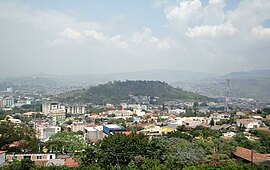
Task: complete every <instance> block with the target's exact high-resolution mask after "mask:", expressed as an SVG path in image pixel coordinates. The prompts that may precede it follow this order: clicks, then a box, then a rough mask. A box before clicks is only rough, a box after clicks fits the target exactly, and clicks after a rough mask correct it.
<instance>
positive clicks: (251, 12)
mask: <svg viewBox="0 0 270 170" xmlns="http://www.w3.org/2000/svg"><path fill="white" fill-rule="evenodd" d="M269 11H270V1H269V0H242V1H240V3H239V5H238V7H237V8H236V9H235V10H234V11H231V12H230V13H228V15H227V18H228V20H230V21H231V22H232V24H233V25H234V26H235V27H236V28H237V29H238V30H242V31H244V33H248V32H249V30H250V29H252V28H253V27H256V26H258V25H261V24H262V23H263V22H264V21H265V20H266V19H269V18H270V12H269Z"/></svg>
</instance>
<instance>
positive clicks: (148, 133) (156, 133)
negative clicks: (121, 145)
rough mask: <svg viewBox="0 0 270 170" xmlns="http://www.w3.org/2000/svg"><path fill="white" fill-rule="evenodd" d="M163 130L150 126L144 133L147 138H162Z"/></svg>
mask: <svg viewBox="0 0 270 170" xmlns="http://www.w3.org/2000/svg"><path fill="white" fill-rule="evenodd" d="M160 130H161V128H160V127H159V126H155V125H149V126H146V127H145V128H144V129H143V130H142V132H143V133H144V134H145V135H146V136H160V135H161V133H160Z"/></svg>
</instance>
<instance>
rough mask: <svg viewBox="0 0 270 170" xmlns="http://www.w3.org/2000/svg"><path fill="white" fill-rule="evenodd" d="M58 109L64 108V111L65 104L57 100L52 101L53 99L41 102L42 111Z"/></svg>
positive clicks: (47, 112) (48, 111)
mask: <svg viewBox="0 0 270 170" xmlns="http://www.w3.org/2000/svg"><path fill="white" fill-rule="evenodd" d="M59 109H61V110H64V112H65V106H64V105H62V104H60V103H59V102H54V101H43V102H42V113H45V114H49V113H50V111H55V110H59Z"/></svg>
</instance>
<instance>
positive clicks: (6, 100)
mask: <svg viewBox="0 0 270 170" xmlns="http://www.w3.org/2000/svg"><path fill="white" fill-rule="evenodd" d="M14 104H15V100H14V98H12V97H7V98H4V99H3V107H5V108H12V107H13V106H14Z"/></svg>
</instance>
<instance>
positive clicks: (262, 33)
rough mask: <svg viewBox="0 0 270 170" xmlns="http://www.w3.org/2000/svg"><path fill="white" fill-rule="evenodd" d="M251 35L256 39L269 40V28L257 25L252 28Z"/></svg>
mask: <svg viewBox="0 0 270 170" xmlns="http://www.w3.org/2000/svg"><path fill="white" fill-rule="evenodd" d="M251 35H252V36H254V37H255V38H258V39H268V40H270V28H264V27H263V26H257V27H254V28H252V30H251Z"/></svg>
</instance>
